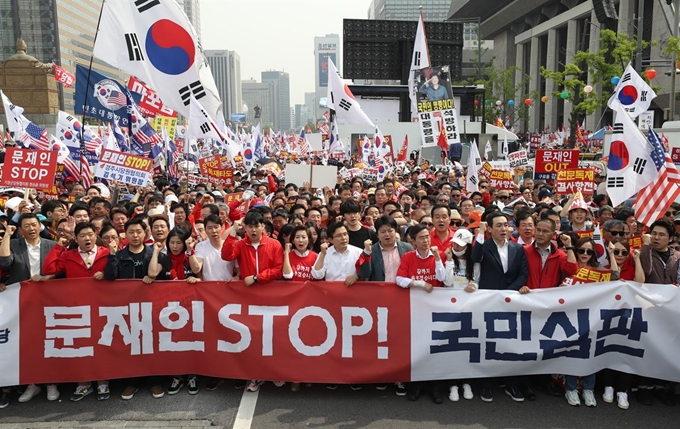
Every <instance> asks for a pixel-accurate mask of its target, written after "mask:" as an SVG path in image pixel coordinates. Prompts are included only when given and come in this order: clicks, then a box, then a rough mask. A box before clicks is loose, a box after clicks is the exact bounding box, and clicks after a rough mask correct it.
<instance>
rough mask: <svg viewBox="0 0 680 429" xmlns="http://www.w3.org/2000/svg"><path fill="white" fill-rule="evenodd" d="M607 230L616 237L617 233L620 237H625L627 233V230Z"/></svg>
mask: <svg viewBox="0 0 680 429" xmlns="http://www.w3.org/2000/svg"><path fill="white" fill-rule="evenodd" d="M607 232H609V233H610V234H611V235H612V236H614V237H616V236H617V235H618V236H619V237H623V236H624V235H626V232H625V231H607Z"/></svg>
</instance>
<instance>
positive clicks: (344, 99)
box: [327, 58, 375, 128]
mask: <svg viewBox="0 0 680 429" xmlns="http://www.w3.org/2000/svg"><path fill="white" fill-rule="evenodd" d="M327 103H328V108H329V109H333V110H335V118H336V120H337V122H338V124H339V125H348V124H355V125H367V126H370V127H371V128H375V125H374V124H373V122H372V121H371V120H370V119H369V118H368V116H367V115H366V113H365V112H364V110H363V109H362V108H361V106H360V105H359V102H358V101H357V100H356V99H355V98H354V95H353V94H352V91H350V89H349V87H348V86H347V84H346V83H345V82H343V80H342V78H341V77H340V73H338V69H337V68H336V67H335V64H333V60H331V59H330V58H328V97H327Z"/></svg>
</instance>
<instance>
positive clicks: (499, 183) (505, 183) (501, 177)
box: [489, 170, 515, 191]
mask: <svg viewBox="0 0 680 429" xmlns="http://www.w3.org/2000/svg"><path fill="white" fill-rule="evenodd" d="M489 186H490V187H491V189H498V190H499V191H501V190H503V191H514V190H515V182H513V181H512V174H510V172H509V171H505V170H491V176H490V177H489Z"/></svg>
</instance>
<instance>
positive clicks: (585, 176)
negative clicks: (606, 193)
mask: <svg viewBox="0 0 680 429" xmlns="http://www.w3.org/2000/svg"><path fill="white" fill-rule="evenodd" d="M576 192H581V193H582V194H584V195H592V194H593V193H595V171H594V170H590V169H585V168H584V169H578V170H561V171H558V172H557V181H556V182H555V193H556V194H574V193H576Z"/></svg>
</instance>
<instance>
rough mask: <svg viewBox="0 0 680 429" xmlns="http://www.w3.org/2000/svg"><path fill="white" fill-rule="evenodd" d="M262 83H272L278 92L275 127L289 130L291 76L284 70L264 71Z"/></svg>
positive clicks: (275, 91)
mask: <svg viewBox="0 0 680 429" xmlns="http://www.w3.org/2000/svg"><path fill="white" fill-rule="evenodd" d="M262 83H271V84H272V85H273V87H274V93H275V94H276V109H275V111H274V127H275V128H276V129H277V130H285V131H287V130H289V129H290V128H291V123H290V78H289V76H288V73H286V72H283V71H263V72H262Z"/></svg>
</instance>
